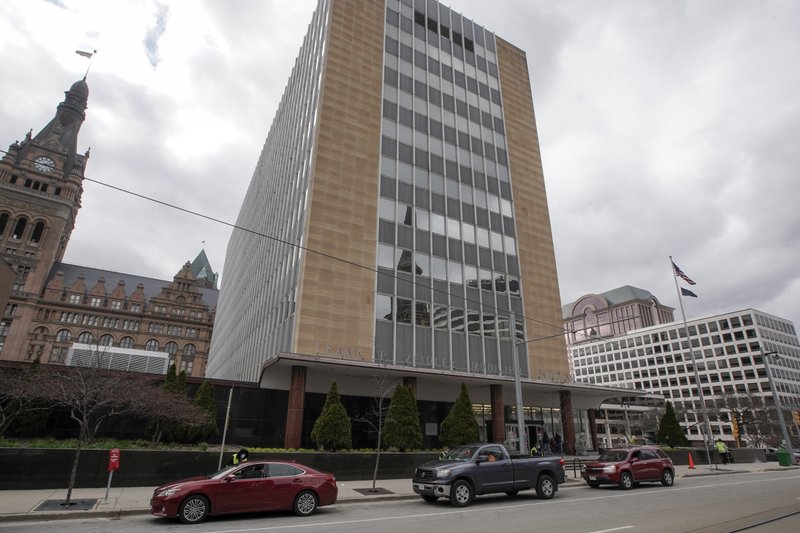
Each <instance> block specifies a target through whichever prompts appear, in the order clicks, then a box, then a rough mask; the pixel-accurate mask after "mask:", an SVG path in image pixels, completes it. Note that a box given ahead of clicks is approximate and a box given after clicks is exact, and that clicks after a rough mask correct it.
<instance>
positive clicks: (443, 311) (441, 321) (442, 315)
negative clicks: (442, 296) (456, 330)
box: [433, 305, 447, 329]
mask: <svg viewBox="0 0 800 533" xmlns="http://www.w3.org/2000/svg"><path fill="white" fill-rule="evenodd" d="M433 327H435V328H436V329H447V307H444V306H442V305H437V306H435V307H434V308H433Z"/></svg>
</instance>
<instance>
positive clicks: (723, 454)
mask: <svg viewBox="0 0 800 533" xmlns="http://www.w3.org/2000/svg"><path fill="white" fill-rule="evenodd" d="M716 448H717V453H718V454H719V458H720V460H721V461H722V464H724V465H726V464H728V447H727V446H726V445H725V443H724V442H722V439H717V444H716Z"/></svg>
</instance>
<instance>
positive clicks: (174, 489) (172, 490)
mask: <svg viewBox="0 0 800 533" xmlns="http://www.w3.org/2000/svg"><path fill="white" fill-rule="evenodd" d="M179 490H180V489H179V488H178V487H170V488H168V489H164V490H162V491H161V492H159V493H158V494H157V496H158V497H159V498H166V497H167V496H172V495H173V494H175V493H176V492H178V491H179Z"/></svg>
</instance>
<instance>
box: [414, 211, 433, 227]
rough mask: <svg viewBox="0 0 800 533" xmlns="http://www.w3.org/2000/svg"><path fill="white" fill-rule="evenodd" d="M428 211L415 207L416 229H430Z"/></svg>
mask: <svg viewBox="0 0 800 533" xmlns="http://www.w3.org/2000/svg"><path fill="white" fill-rule="evenodd" d="M428 218H429V213H428V211H426V210H425V209H420V208H417V229H423V230H425V231H428V230H429V229H430V222H429V220H428Z"/></svg>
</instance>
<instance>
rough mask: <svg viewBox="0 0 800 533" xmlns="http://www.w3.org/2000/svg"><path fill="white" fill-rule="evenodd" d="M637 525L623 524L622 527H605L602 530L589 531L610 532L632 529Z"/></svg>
mask: <svg viewBox="0 0 800 533" xmlns="http://www.w3.org/2000/svg"><path fill="white" fill-rule="evenodd" d="M632 527H635V526H622V527H614V528H611V529H604V530H602V531H590V532H589V533H609V532H610V531H621V530H623V529H630V528H632Z"/></svg>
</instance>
